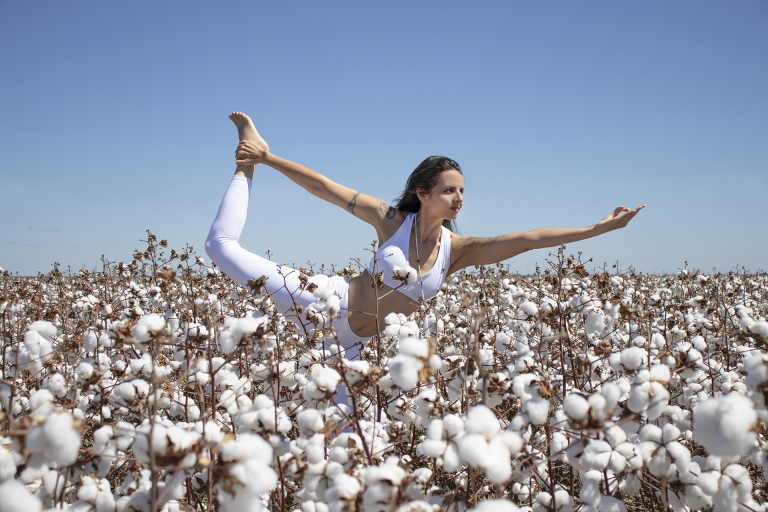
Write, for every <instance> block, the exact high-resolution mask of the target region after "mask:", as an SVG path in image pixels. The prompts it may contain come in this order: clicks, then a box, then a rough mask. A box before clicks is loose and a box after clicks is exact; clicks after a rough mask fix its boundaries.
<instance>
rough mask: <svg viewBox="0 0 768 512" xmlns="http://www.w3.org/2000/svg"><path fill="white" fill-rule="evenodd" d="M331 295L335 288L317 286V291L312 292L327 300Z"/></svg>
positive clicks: (315, 295) (318, 297) (317, 297)
mask: <svg viewBox="0 0 768 512" xmlns="http://www.w3.org/2000/svg"><path fill="white" fill-rule="evenodd" d="M331 295H333V290H331V289H330V288H323V287H320V288H316V289H315V291H313V292H312V296H313V297H314V298H316V299H320V300H327V299H328V297H330V296H331Z"/></svg>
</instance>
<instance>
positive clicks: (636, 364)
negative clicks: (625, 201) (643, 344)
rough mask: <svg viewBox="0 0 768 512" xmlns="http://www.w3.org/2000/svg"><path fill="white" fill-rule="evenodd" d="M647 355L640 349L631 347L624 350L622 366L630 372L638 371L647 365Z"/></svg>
mask: <svg viewBox="0 0 768 512" xmlns="http://www.w3.org/2000/svg"><path fill="white" fill-rule="evenodd" d="M646 356H647V353H646V352H645V350H643V349H641V348H639V347H630V348H627V349H624V350H622V352H621V364H622V366H624V367H625V368H628V369H630V370H637V369H639V368H640V367H641V366H643V365H644V364H645V358H646Z"/></svg>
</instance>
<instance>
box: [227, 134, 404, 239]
mask: <svg viewBox="0 0 768 512" xmlns="http://www.w3.org/2000/svg"><path fill="white" fill-rule="evenodd" d="M235 156H236V158H237V164H238V165H241V166H248V165H256V164H265V165H268V166H269V167H272V168H273V169H275V170H277V171H280V172H281V173H283V174H284V175H285V176H287V177H288V178H290V179H291V181H293V182H294V183H296V184H297V185H300V186H301V187H302V188H304V189H305V190H306V191H307V192H309V193H310V194H313V195H315V196H317V197H319V198H320V199H324V200H326V201H328V202H329V203H331V204H335V205H336V206H338V207H340V208H344V209H345V210H346V211H347V212H349V213H351V214H352V215H354V216H356V217H358V218H359V219H361V220H363V221H365V222H367V223H368V224H371V225H372V226H374V227H375V228H376V230H377V231H379V230H380V228H381V227H382V224H383V223H386V222H389V221H390V220H392V219H393V218H394V217H395V214H396V213H397V212H396V210H395V209H394V208H392V207H391V206H389V205H388V204H387V203H386V202H384V201H382V200H381V199H377V198H375V197H373V196H369V195H368V194H363V193H361V192H358V191H356V190H352V189H351V188H349V187H345V186H344V185H340V184H338V183H336V182H334V181H332V180H330V179H328V178H327V177H325V176H323V175H322V174H320V173H319V172H316V171H313V170H312V169H310V168H308V167H305V166H303V165H301V164H297V163H295V162H291V161H290V160H286V159H285V158H280V157H279V156H275V155H273V154H272V153H270V152H268V151H259V148H258V147H257V146H255V145H253V144H252V143H250V142H248V141H242V142H240V144H239V145H238V146H237V152H236V153H235Z"/></svg>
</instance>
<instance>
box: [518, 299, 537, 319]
mask: <svg viewBox="0 0 768 512" xmlns="http://www.w3.org/2000/svg"><path fill="white" fill-rule="evenodd" d="M520 309H521V310H522V311H524V312H525V314H526V315H528V316H536V315H537V314H538V313H539V308H537V307H536V304H534V303H533V302H529V301H525V302H523V303H522V304H520Z"/></svg>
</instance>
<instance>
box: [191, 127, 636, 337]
mask: <svg viewBox="0 0 768 512" xmlns="http://www.w3.org/2000/svg"><path fill="white" fill-rule="evenodd" d="M229 117H230V119H231V120H232V121H233V122H234V123H235V125H236V126H237V130H238V134H239V136H240V144H239V145H238V148H237V152H236V159H237V169H236V171H235V175H234V177H233V178H232V181H231V182H230V185H229V188H228V189H227V191H226V193H225V195H224V199H222V202H221V206H220V207H219V211H218V214H217V215H216V219H215V220H214V221H213V225H212V226H211V231H210V233H209V234H208V239H207V240H206V243H205V250H206V252H207V254H208V256H209V257H210V258H211V260H212V261H213V262H214V263H216V265H218V266H219V267H221V269H222V271H224V273H226V274H227V275H228V276H229V277H231V278H232V279H233V280H235V281H237V282H238V283H239V284H241V285H245V284H246V283H247V282H248V280H249V279H258V278H259V277H261V276H266V277H267V282H266V286H265V287H266V288H267V290H268V291H269V292H270V293H271V297H272V299H273V301H274V302H275V306H276V308H277V310H278V311H279V312H280V313H281V314H283V315H286V316H287V317H289V318H290V317H291V316H293V317H298V316H299V315H298V313H297V312H296V306H297V305H301V306H302V309H303V308H306V306H307V305H309V304H310V303H312V302H315V301H316V300H317V299H316V298H315V297H314V296H313V295H312V293H311V292H310V291H308V290H307V289H306V287H305V286H302V284H303V283H302V282H301V280H300V278H299V276H300V273H299V271H297V270H294V269H291V268H287V267H281V266H280V265H278V264H276V263H274V262H272V261H269V260H267V259H265V258H262V257H261V256H257V255H256V254H253V253H250V252H248V251H246V250H245V249H243V248H242V247H240V245H239V244H238V240H239V238H240V233H241V232H242V230H243V226H244V225H245V218H246V212H247V208H248V197H249V195H250V189H251V183H252V180H253V172H254V169H255V166H256V164H264V165H267V166H269V167H272V168H273V169H276V170H278V171H280V172H281V173H283V174H284V175H286V176H287V177H288V178H290V179H291V180H292V181H294V182H295V183H297V184H298V185H300V186H302V187H303V188H304V189H306V190H307V191H308V192H310V193H312V194H314V195H316V196H317V197H319V198H321V199H325V200H326V201H328V202H330V203H332V204H335V205H337V206H339V207H341V208H344V209H345V210H347V211H348V212H349V213H351V214H352V215H354V216H356V217H358V218H359V219H361V220H363V221H365V222H367V223H368V224H370V225H372V226H373V227H374V229H376V234H377V235H378V238H379V249H378V250H377V251H376V253H375V255H374V257H373V259H372V260H371V264H370V265H369V267H368V269H366V271H364V272H363V273H362V274H361V275H358V276H355V277H353V278H351V279H348V278H346V277H341V276H333V277H329V276H325V275H315V276H312V277H310V278H309V282H312V283H314V284H316V285H318V286H320V287H325V288H329V289H331V290H332V291H333V292H335V293H336V294H337V295H338V296H339V302H340V310H341V313H340V314H339V315H337V317H336V318H335V319H334V321H333V326H334V327H335V328H336V330H337V332H340V335H339V339H340V342H341V344H342V346H344V347H345V348H349V347H351V346H353V345H357V344H358V343H359V342H360V341H362V340H363V339H365V338H370V337H371V336H374V335H376V333H377V325H378V326H380V327H383V326H384V317H385V316H386V315H388V314H389V313H391V312H396V313H403V314H405V315H409V314H411V313H413V312H414V311H416V310H417V309H418V307H419V299H422V300H429V299H431V298H432V297H434V296H435V295H436V294H437V292H438V291H439V290H440V287H441V285H442V283H443V281H444V280H445V278H446V277H447V276H449V275H450V274H452V273H454V272H456V271H457V270H461V269H462V268H465V267H470V266H473V265H488V264H493V263H497V262H500V261H503V260H506V259H508V258H511V257H513V256H516V255H518V254H520V253H523V252H526V251H530V250H531V249H540V248H544V247H555V246H558V245H561V244H565V243H570V242H575V241H577V240H584V239H585V238H591V237H594V236H597V235H601V234H603V233H607V232H608V231H613V230H614V229H619V228H623V227H624V226H626V225H627V223H628V222H629V221H630V220H631V219H632V217H634V216H635V215H636V214H637V212H639V211H640V210H641V209H643V208H644V207H645V205H640V206H638V207H637V208H635V209H634V210H630V209H629V208H626V207H624V206H620V207H618V208H616V209H615V210H614V211H613V212H612V213H610V214H609V215H607V216H606V217H605V218H604V219H603V220H601V221H600V222H598V223H596V224H593V225H592V226H587V227H585V228H576V229H560V228H542V229H534V230H533V231H526V232H523V233H508V234H506V235H501V236H496V237H491V238H486V237H473V236H468V237H464V236H459V235H457V234H456V233H454V231H453V225H454V224H453V221H455V220H456V218H457V217H458V215H459V210H461V208H462V206H463V205H464V197H463V194H464V176H463V175H462V173H461V168H460V167H459V164H457V163H456V162H454V161H453V160H451V159H449V158H445V157H439V156H433V157H430V158H427V159H426V160H424V161H423V162H422V163H421V164H419V166H418V167H417V168H416V170H414V171H413V173H412V174H411V176H410V177H409V178H408V182H407V184H406V188H405V191H404V192H403V193H402V195H401V196H400V198H399V199H398V201H397V204H395V205H394V206H390V205H389V204H387V203H386V202H384V201H382V200H381V199H377V198H375V197H373V196H369V195H367V194H363V193H361V192H357V191H355V190H352V189H350V188H347V187H345V186H343V185H340V184H338V183H334V182H333V181H331V180H329V179H328V178H326V177H325V176H323V175H322V174H319V173H317V172H315V171H313V170H311V169H308V168H307V167H304V166H303V165H299V164H297V163H294V162H290V161H288V160H285V159H283V158H280V157H278V156H275V155H273V154H272V153H270V152H269V146H268V145H267V143H266V142H264V139H262V138H261V136H260V135H259V134H258V132H257V131H256V128H255V127H254V126H253V123H252V122H251V119H250V118H249V117H248V116H247V115H245V114H243V113H241V112H234V113H232V115H230V116H229ZM406 265H409V266H411V267H413V268H415V269H418V277H417V279H416V280H415V281H413V282H411V283H409V284H407V285H404V286H403V285H401V283H400V282H399V281H398V280H396V279H394V278H393V274H394V270H395V269H394V267H395V266H397V267H401V268H402V267H405V266H406ZM374 272H376V273H378V272H383V275H382V277H383V281H384V285H385V286H384V288H383V289H381V290H377V289H376V288H375V287H374V286H372V274H373V273H374ZM395 288H397V289H396V290H395ZM377 303H378V304H377ZM347 312H349V315H348V318H349V325H348V326H345V325H344V320H345V319H346V318H347ZM377 319H378V322H377Z"/></svg>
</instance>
